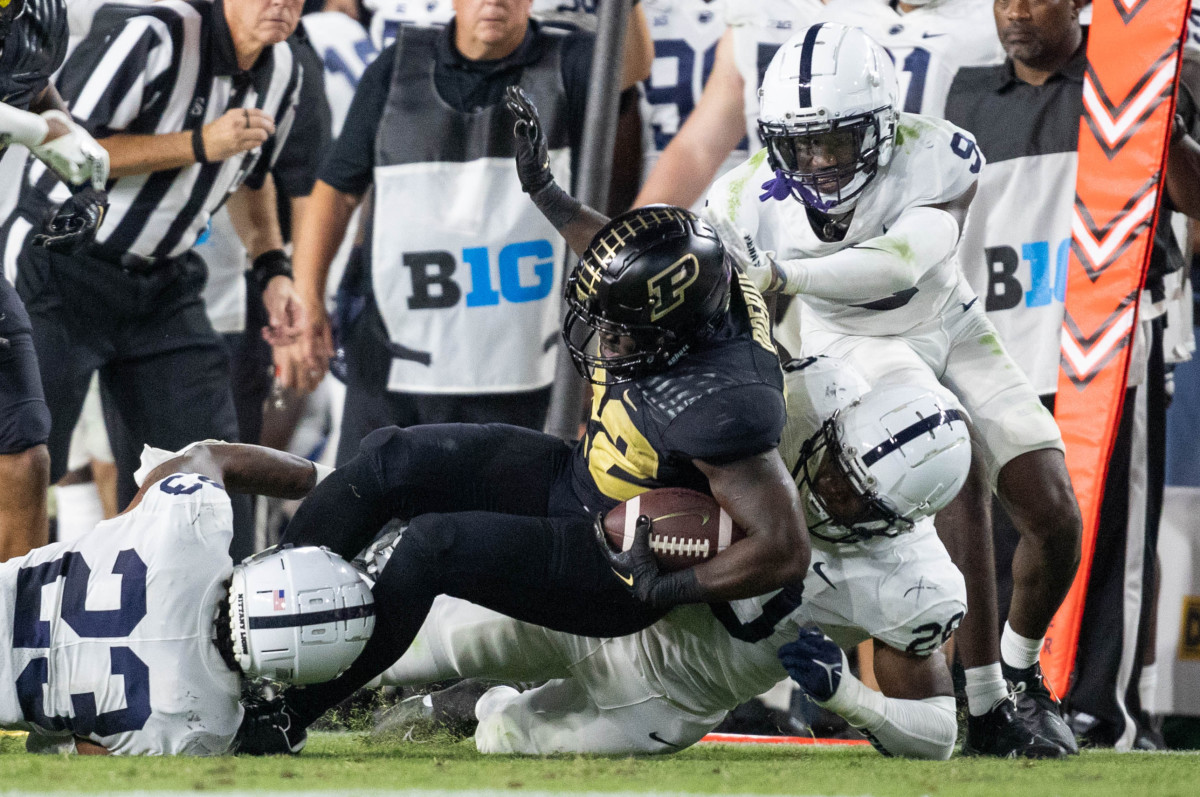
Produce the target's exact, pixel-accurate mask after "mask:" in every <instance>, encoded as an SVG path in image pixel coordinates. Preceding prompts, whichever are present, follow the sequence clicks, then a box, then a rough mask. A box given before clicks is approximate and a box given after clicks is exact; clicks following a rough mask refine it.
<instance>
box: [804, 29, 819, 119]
mask: <svg viewBox="0 0 1200 797" xmlns="http://www.w3.org/2000/svg"><path fill="white" fill-rule="evenodd" d="M823 25H824V23H817V24H816V25H813V26H812V27H811V28H809V29H808V33H806V34H804V44H803V45H801V49H800V80H799V84H800V85H799V89H800V107H801V108H809V107H811V106H812V60H813V50H815V49H816V44H817V33H818V32H819V31H820V30H821V28H822V26H823Z"/></svg>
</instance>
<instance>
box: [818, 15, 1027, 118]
mask: <svg viewBox="0 0 1200 797" xmlns="http://www.w3.org/2000/svg"><path fill="white" fill-rule="evenodd" d="M813 22H839V23H841V24H843V25H847V26H849V27H854V28H859V29H861V30H862V31H863V32H864V33H866V34H867V35H868V36H870V37H871V38H872V39H874V40H875V41H876V42H877V43H878V44H879V45H880V46H881V47H883V48H884V49H885V50H887V51H888V53H889V54H891V56H892V60H893V63H894V64H895V67H896V77H897V79H898V84H899V97H900V107H899V110H901V111H904V112H905V113H920V114H925V115H927V116H936V117H938V118H939V119H940V118H942V117H943V116H944V115H945V110H946V95H947V94H949V92H950V83H951V82H952V81H953V80H954V75H955V74H956V73H957V72H958V70H959V69H961V68H963V67H968V66H983V65H989V64H999V63H1001V62H1003V61H1004V48H1003V47H1001V46H1000V37H999V36H997V35H996V26H995V24H994V22H993V21H992V3H991V2H990V0H913V1H912V2H907V3H905V2H896V3H891V2H888V0H837V2H833V3H829V4H828V5H827V6H825V8H824V9H823V10H822V11H821V13H820V14H818V15H817V17H816V19H814V20H813Z"/></svg>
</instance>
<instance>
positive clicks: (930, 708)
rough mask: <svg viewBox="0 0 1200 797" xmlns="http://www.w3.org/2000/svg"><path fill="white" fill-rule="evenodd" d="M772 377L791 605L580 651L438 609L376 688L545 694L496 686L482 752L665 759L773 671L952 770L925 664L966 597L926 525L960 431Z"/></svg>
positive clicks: (957, 482) (940, 672) (677, 623)
mask: <svg viewBox="0 0 1200 797" xmlns="http://www.w3.org/2000/svg"><path fill="white" fill-rule="evenodd" d="M785 369H786V370H787V375H786V382H787V386H788V424H787V427H786V428H785V430H784V434H783V443H782V444H781V447H780V453H781V455H782V456H783V458H784V463H785V464H786V465H787V466H788V467H789V470H790V471H791V472H792V474H793V476H794V477H795V479H796V483H797V487H798V489H799V491H800V496H801V502H802V504H803V506H804V507H805V512H806V519H807V521H808V525H809V529H810V531H811V533H812V535H813V538H814V539H813V558H812V561H813V566H812V568H811V569H810V570H809V573H808V575H807V576H806V578H805V583H804V589H803V592H804V602H803V604H802V605H801V606H799V607H797V608H795V609H792V610H791V611H790V612H787V613H786V614H782V615H781V614H780V612H779V611H778V609H777V607H778V605H779V604H780V603H781V602H782V601H781V599H780V598H779V597H778V596H780V595H782V594H783V593H779V592H775V593H771V594H767V595H763V596H761V597H758V598H752V599H749V600H744V601H735V602H732V603H726V604H718V605H716V606H714V607H712V608H710V607H707V606H682V607H679V608H677V609H674V610H672V611H671V613H670V614H668V615H667V616H666V617H665V618H663V619H662V620H660V621H658V622H657V623H655V624H654V625H652V626H650V627H649V628H647V629H646V630H644V631H641V632H639V633H637V634H633V635H631V636H627V637H620V638H616V639H592V638H587V637H576V636H572V635H570V634H562V633H558V632H555V631H550V630H547V629H544V628H539V627H537V626H533V625H529V624H526V623H521V622H519V621H517V620H513V619H511V618H508V617H505V616H504V615H501V614H498V613H496V612H493V611H491V610H488V609H484V608H482V607H479V606H475V605H474V604H471V603H467V602H466V601H462V600H459V599H456V598H448V597H445V596H443V597H440V598H438V599H437V601H436V602H435V603H434V608H433V611H432V612H431V613H430V615H429V617H428V618H427V619H426V621H425V625H424V626H422V629H421V633H420V634H418V635H417V638H416V640H415V641H414V643H413V646H412V647H411V648H410V649H409V652H408V653H406V654H405V655H404V657H403V658H401V659H400V661H399V662H397V663H396V664H395V665H393V666H392V667H390V668H389V669H388V671H387V672H385V673H384V674H383V676H382V679H381V681H382V683H383V684H385V685H403V686H413V685H420V684H426V683H431V682H434V681H440V680H445V679H447V678H454V677H467V678H470V677H482V678H488V679H498V680H505V681H515V682H537V681H547V680H549V679H554V680H549V683H546V684H545V685H543V686H539V687H537V688H535V689H531V690H529V691H525V692H520V693H518V692H517V691H516V690H515V689H513V688H511V687H508V686H498V687H495V688H493V689H492V690H491V691H489V692H488V693H486V694H485V695H484V696H483V697H482V698H481V699H480V700H479V702H478V703H477V707H476V708H475V712H477V714H478V718H479V726H478V728H477V729H476V731H475V742H476V745H477V746H478V748H479V750H480V752H484V753H525V754H547V753H561V752H574V753H609V754H629V753H673V752H677V751H678V750H680V749H682V748H684V747H687V746H688V745H691V744H694V743H695V742H697V741H699V740H700V738H701V737H702V736H704V734H706V733H708V732H709V731H711V730H712V729H713V728H714V727H715V726H716V725H717V724H718V723H719V722H720V721H721V720H722V719H723V718H724V716H725V713H726V712H727V711H728V710H730V709H732V708H733V707H734V706H736V705H737V704H739V703H741V702H742V701H745V700H747V699H749V698H751V697H753V696H754V695H756V694H758V693H760V692H763V691H765V690H766V689H768V688H770V687H771V686H773V685H774V684H775V683H776V682H777V681H778V680H779V679H780V678H781V677H783V676H784V675H785V671H784V668H783V667H781V665H780V656H782V657H783V658H784V663H785V665H786V666H787V669H788V670H789V671H791V672H792V675H793V677H795V678H796V680H797V681H798V682H799V683H800V684H801V686H803V687H804V688H805V690H806V692H807V693H808V694H809V695H810V696H812V697H813V698H814V699H815V700H818V701H819V702H820V704H821V705H822V706H825V707H826V708H829V709H831V710H833V711H836V712H838V713H840V714H842V715H843V716H844V717H845V718H846V719H847V720H848V721H849V722H850V724H852V725H854V726H855V727H858V728H860V729H862V730H863V731H864V732H865V733H866V734H867V735H868V736H870V737H871V738H872V740H873V741H874V742H875V744H876V745H877V746H878V747H880V749H881V750H883V751H885V752H886V753H887V754H890V755H901V756H910V757H915V758H929V759H946V758H949V757H950V754H951V752H952V751H953V748H954V741H955V736H956V733H957V720H956V718H955V704H954V696H953V687H952V684H951V680H950V672H949V668H948V667H947V665H946V660H945V657H944V656H943V655H942V654H941V653H940V648H941V645H942V643H943V642H945V641H946V640H947V639H949V638H950V635H951V634H952V633H953V631H954V628H955V627H956V626H957V625H958V623H959V621H960V620H961V619H962V617H963V614H964V612H965V611H966V608H967V607H966V594H965V588H964V586H963V581H962V576H961V575H960V574H959V573H958V570H957V569H955V567H954V565H953V564H952V563H951V562H950V558H949V555H948V554H947V553H946V551H945V549H944V548H943V547H942V544H941V542H940V541H939V540H938V537H937V533H936V532H935V530H934V528H933V523H932V521H931V520H930V517H931V515H932V514H933V513H934V512H936V511H937V510H938V509H940V508H941V507H943V506H945V505H946V504H947V503H949V501H950V500H951V499H952V498H953V497H954V495H955V493H956V492H957V491H958V488H959V487H960V486H961V485H962V483H963V482H964V481H965V480H966V478H967V470H968V467H969V465H970V461H971V453H970V448H971V443H970V438H969V436H968V434H967V426H966V423H965V422H964V421H963V420H962V419H961V415H960V414H959V413H958V411H956V410H947V409H945V408H944V407H943V406H942V404H941V403H940V402H939V400H938V399H937V398H936V397H935V396H934V395H933V394H931V393H929V392H928V391H925V390H922V389H919V388H913V387H908V386H903V385H901V386H889V387H883V388H879V389H876V390H873V391H870V392H866V384H865V383H864V382H863V380H862V378H861V377H859V376H858V375H857V374H855V373H854V372H853V370H851V369H849V368H848V367H846V366H845V365H843V364H841V363H839V362H838V361H837V360H835V359H831V358H825V357H810V358H807V359H805V360H793V361H792V362H791V363H789V364H788V365H787V366H786V367H785ZM910 433H911V434H910ZM893 441H899V442H893ZM864 456H865V457H866V458H864ZM847 466H848V467H847ZM847 473H853V474H854V476H853V477H848V476H847V475H846V474H847ZM855 521H858V522H855ZM812 625H818V626H819V627H820V628H821V629H822V630H823V631H825V632H826V633H827V634H828V635H829V636H830V637H832V638H833V641H830V640H829V639H825V638H823V637H822V635H821V634H820V633H817V632H815V631H812V630H808V629H807V628H806V627H807V626H812ZM798 636H799V639H797V637H798ZM867 638H873V639H874V648H875V651H876V672H877V675H878V676H879V679H880V682H881V684H882V686H883V692H884V695H887V696H886V697H885V696H884V695H881V694H879V693H878V692H875V691H872V690H870V689H868V688H867V687H866V686H864V685H862V684H861V683H860V682H858V680H857V679H855V678H854V676H853V675H851V674H850V669H849V667H848V666H847V665H846V663H845V661H844V659H843V658H842V653H841V651H840V650H838V649H837V646H836V645H835V644H834V642H836V643H837V644H838V645H841V646H842V647H848V646H851V645H854V644H857V643H859V642H861V641H863V640H864V639H867ZM781 646H783V651H782V652H780V647H781ZM817 662H822V663H824V664H827V665H829V668H830V672H832V673H835V674H840V679H841V680H840V683H839V682H837V681H836V680H832V681H831V678H830V677H827V675H826V670H825V669H823V668H822V667H821V666H820V665H818V664H817ZM839 667H840V672H839V670H838V668H839ZM441 700H442V695H441V693H437V694H434V695H432V696H426V697H416V698H410V699H409V700H406V701H404V702H403V703H401V704H400V706H399V707H397V708H396V709H393V710H392V711H391V712H390V713H389V715H387V717H386V719H385V720H384V721H383V722H382V723H381V725H380V728H379V729H385V730H399V731H401V732H403V731H404V730H405V726H406V725H411V724H412V722H413V721H414V720H415V718H416V717H418V716H421V715H427V714H429V713H431V712H433V711H439V710H443V706H442V705H441ZM422 707H423V708H422Z"/></svg>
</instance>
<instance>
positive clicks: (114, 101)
mask: <svg viewBox="0 0 1200 797" xmlns="http://www.w3.org/2000/svg"><path fill="white" fill-rule="evenodd" d="M301 6H302V0H214V2H207V0H186V2H185V1H184V0H162V2H156V3H153V4H151V5H147V6H123V5H115V4H114V5H106V6H103V7H102V8H101V10H100V11H99V12H98V13H97V15H96V18H95V21H94V23H93V25H92V27H91V29H90V30H89V32H88V34H87V36H86V37H85V38H84V40H83V41H82V42H81V43H80V45H79V47H78V48H77V49H76V50H75V51H74V53H73V54H72V55H71V56H70V58H69V59H68V60H67V63H66V65H65V66H64V67H63V70H62V73H61V75H60V77H59V81H58V84H59V88H60V91H61V93H62V95H63V97H64V98H65V99H66V100H67V102H68V103H69V105H70V108H71V111H72V113H73V115H74V116H75V117H76V118H77V119H78V120H79V121H80V123H81V124H82V125H83V126H84V127H86V128H87V129H88V130H89V131H90V132H92V134H93V135H94V136H95V137H96V138H97V139H98V140H99V141H100V143H101V145H102V146H103V147H104V148H105V149H106V150H107V151H108V154H109V159H110V165H111V169H110V175H111V178H112V179H110V181H109V183H108V191H109V200H110V208H109V211H108V215H107V217H106V218H105V220H104V224H103V226H102V227H101V229H100V231H99V233H98V234H97V236H96V242H95V243H94V244H92V245H91V246H90V247H89V248H87V249H85V250H84V251H83V252H81V253H79V254H76V255H73V256H65V255H60V254H57V253H55V252H52V251H47V250H46V248H44V247H34V246H32V243H31V240H29V238H28V236H27V238H26V240H25V242H24V245H23V247H22V249H21V253H20V255H19V258H18V278H17V289H18V292H19V293H20V295H21V297H22V298H23V299H24V300H25V302H26V305H27V307H28V309H29V314H30V317H31V320H32V325H33V337H34V345H35V347H36V350H37V352H38V359H39V361H40V370H41V378H42V384H43V386H44V387H45V392H46V400H47V404H48V405H49V408H50V417H51V432H50V439H49V444H48V445H49V450H50V461H51V465H50V469H51V480H52V481H57V480H58V479H59V478H60V477H61V476H62V475H63V473H64V472H65V470H66V463H67V449H68V444H69V441H70V436H71V431H72V429H73V428H74V426H75V422H76V420H77V419H78V416H79V413H80V409H81V406H82V404H83V400H84V396H85V395H86V393H87V387H88V381H89V379H90V377H91V375H92V373H93V372H95V371H97V370H99V372H100V383H101V387H102V390H103V395H104V397H105V400H106V402H107V403H108V404H109V405H110V409H111V410H113V411H114V412H115V414H116V415H117V416H118V417H119V419H120V421H121V423H122V425H123V430H122V431H123V433H124V434H127V435H128V439H129V440H130V441H131V442H132V443H133V444H134V445H133V446H128V447H122V451H120V452H117V466H118V470H119V474H120V476H119V478H120V482H119V488H118V489H119V492H120V499H121V503H122V504H125V503H126V502H127V501H128V500H129V498H130V497H132V495H133V491H134V490H135V489H136V487H135V486H134V484H133V480H132V473H133V471H134V470H135V469H136V467H137V462H136V461H132V460H133V459H134V458H135V456H136V454H134V453H132V452H133V451H136V450H140V448H141V445H142V444H150V445H152V446H155V447H158V448H165V449H167V450H176V449H178V448H180V447H182V446H184V445H186V444H187V443H189V442H192V441H195V440H201V439H205V438H217V439H222V440H235V439H236V438H237V421H236V417H235V413H234V406H233V401H232V398H231V395H230V389H229V388H230V386H229V361H228V355H227V354H226V353H225V350H224V348H223V347H222V343H221V340H220V338H219V337H218V335H217V334H216V333H215V332H214V331H213V328H212V326H211V324H210V323H209V321H208V318H207V317H206V314H205V308H204V304H203V300H202V298H201V289H202V288H203V286H204V283H205V279H206V270H205V266H204V264H203V261H201V260H200V258H199V257H198V256H196V255H195V253H193V251H192V247H193V246H194V245H195V243H196V241H197V238H198V237H199V236H200V235H201V233H203V232H204V230H205V229H206V227H207V225H208V221H209V218H210V216H211V214H212V213H213V212H215V211H216V210H217V209H218V208H219V207H220V206H221V205H222V204H223V203H224V202H225V201H226V200H229V202H230V211H231V213H234V214H236V215H242V216H244V217H246V218H252V219H255V220H257V221H258V222H259V223H260V224H263V225H277V224H278V221H277V219H276V217H275V215H274V197H273V189H272V186H271V185H270V184H269V182H268V181H267V180H266V176H267V169H269V167H270V165H271V163H272V161H273V160H274V155H275V154H276V153H277V152H278V151H279V148H280V147H281V146H282V145H283V142H284V140H285V139H286V137H287V133H288V130H289V128H290V126H291V123H292V119H293V117H294V114H295V109H296V104H297V98H298V96H299V90H300V83H301V80H300V75H299V69H298V67H297V65H296V63H295V61H294V59H293V57H292V51H291V49H290V48H289V47H288V45H287V44H286V43H285V40H286V39H287V37H288V36H289V35H290V34H291V33H292V31H293V30H294V29H295V27H296V24H297V22H298V21H299V17H300V9H301ZM37 170H38V167H37V165H36V164H35V165H34V167H33V168H32V170H31V172H30V180H29V181H28V184H27V185H26V186H25V190H23V192H22V198H21V201H20V205H19V208H18V212H19V213H21V214H23V215H24V217H25V218H26V219H36V218H39V217H40V215H41V214H42V213H43V212H44V210H43V208H44V206H45V205H47V204H49V203H50V202H52V201H53V199H54V197H51V196H49V195H47V193H46V192H45V191H43V190H39V189H38V186H39V185H42V184H44V182H45V181H41V180H39V179H38V177H39V173H38V171H37ZM31 185H32V186H34V187H33V188H32V189H31V188H30V186H31ZM254 274H255V276H256V277H257V278H258V279H259V280H260V282H261V283H262V284H263V285H264V286H265V290H264V293H263V303H264V305H265V306H266V309H267V313H268V317H269V319H270V322H269V328H268V329H267V330H266V333H265V334H267V336H268V338H270V339H272V340H273V341H286V340H287V339H289V337H290V336H291V335H293V334H294V329H293V328H294V327H295V326H296V324H297V321H298V318H297V313H300V312H302V310H301V309H300V305H299V304H298V302H297V301H296V298H295V294H294V292H293V290H292V286H291V270H290V266H289V263H288V260H287V258H286V256H285V255H284V254H283V252H282V251H280V250H270V251H267V252H265V253H262V254H260V255H259V256H258V257H257V258H255V261H254Z"/></svg>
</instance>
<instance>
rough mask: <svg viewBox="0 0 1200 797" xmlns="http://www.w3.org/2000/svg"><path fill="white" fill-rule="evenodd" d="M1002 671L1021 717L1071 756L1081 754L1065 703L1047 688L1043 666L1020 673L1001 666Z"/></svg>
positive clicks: (1004, 665)
mask: <svg viewBox="0 0 1200 797" xmlns="http://www.w3.org/2000/svg"><path fill="white" fill-rule="evenodd" d="M1000 669H1001V670H1002V671H1003V673H1004V678H1005V679H1006V680H1007V681H1008V683H1009V685H1010V686H1011V687H1012V691H1013V696H1014V697H1015V698H1016V701H1017V711H1018V713H1020V715H1021V716H1022V717H1024V718H1025V719H1026V720H1027V721H1028V722H1029V723H1030V724H1031V725H1033V726H1034V727H1036V728H1038V730H1039V731H1040V733H1041V735H1043V736H1045V737H1046V738H1049V739H1053V740H1054V741H1056V742H1058V744H1059V745H1060V746H1061V747H1062V748H1063V749H1064V750H1066V751H1067V754H1068V755H1076V754H1078V753H1079V743H1078V742H1077V741H1076V740H1075V732H1074V731H1072V730H1071V726H1070V725H1068V724H1067V721H1066V720H1064V719H1063V715H1062V703H1060V702H1059V701H1058V698H1057V697H1055V695H1054V693H1053V692H1051V691H1050V689H1049V687H1047V686H1046V681H1045V679H1044V678H1043V677H1042V666H1041V665H1040V664H1038V663H1036V662H1035V663H1034V664H1033V666H1032V667H1026V668H1025V669H1023V670H1018V669H1016V668H1015V667H1009V666H1008V665H1007V664H1005V663H1004V662H1000Z"/></svg>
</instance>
